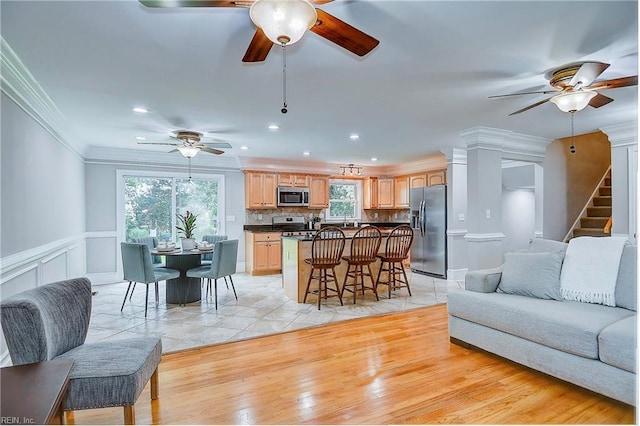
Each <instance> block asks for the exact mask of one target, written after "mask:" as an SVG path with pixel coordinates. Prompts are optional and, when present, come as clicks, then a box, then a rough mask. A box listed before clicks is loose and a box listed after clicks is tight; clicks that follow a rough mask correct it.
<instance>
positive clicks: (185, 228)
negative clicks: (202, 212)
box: [176, 210, 198, 250]
mask: <svg viewBox="0 0 640 426" xmlns="http://www.w3.org/2000/svg"><path fill="white" fill-rule="evenodd" d="M176 216H177V217H178V224H177V225H176V229H177V230H178V235H182V236H183V238H182V250H193V249H194V248H196V240H195V238H193V231H194V230H195V229H196V219H197V217H198V216H197V215H195V214H193V213H191V212H190V211H189V210H187V213H186V214H184V215H181V214H177V215H176Z"/></svg>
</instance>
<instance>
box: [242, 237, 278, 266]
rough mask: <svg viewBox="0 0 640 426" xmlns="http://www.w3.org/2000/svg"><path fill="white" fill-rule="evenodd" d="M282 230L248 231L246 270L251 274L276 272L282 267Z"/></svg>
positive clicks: (246, 239) (246, 238)
mask: <svg viewBox="0 0 640 426" xmlns="http://www.w3.org/2000/svg"><path fill="white" fill-rule="evenodd" d="M281 235H282V234H281V233H280V232H261V233H255V232H246V233H245V251H246V253H245V254H246V255H245V261H246V265H245V267H246V270H247V272H248V273H250V274H251V275H266V274H276V273H278V272H280V270H281V269H282V241H281V239H280V237H281Z"/></svg>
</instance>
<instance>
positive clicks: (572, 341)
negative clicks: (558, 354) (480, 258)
mask: <svg viewBox="0 0 640 426" xmlns="http://www.w3.org/2000/svg"><path fill="white" fill-rule="evenodd" d="M447 304H448V309H449V313H450V314H451V315H453V316H455V317H458V318H462V319H465V320H467V321H472V322H475V323H478V324H480V325H484V326H486V327H491V328H493V329H496V330H499V331H503V332H505V333H509V334H513V335H515V336H519V337H522V338H524V339H527V340H530V341H533V342H536V343H540V344H543V345H545V346H549V347H552V348H555V349H558V350H561V351H564V352H568V353H572V354H574V355H579V356H582V357H585V358H591V359H598V335H599V334H600V332H601V331H602V330H603V329H604V328H606V327H607V326H609V325H610V324H612V323H614V322H616V321H618V320H620V319H623V318H626V317H629V316H632V315H634V312H632V311H629V310H627V309H622V308H617V307H610V306H603V305H596V304H592V303H581V302H573V301H558V300H547V299H537V298H532V297H526V296H518V295H514V294H503V293H477V292H473V291H466V290H457V291H456V290H452V291H451V292H450V293H449V295H448V303H447Z"/></svg>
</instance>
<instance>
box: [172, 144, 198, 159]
mask: <svg viewBox="0 0 640 426" xmlns="http://www.w3.org/2000/svg"><path fill="white" fill-rule="evenodd" d="M177 148H178V151H180V154H182V156H183V157H185V158H193V157H195V156H196V155H197V154H198V153H199V152H200V148H196V147H193V146H179V147H177Z"/></svg>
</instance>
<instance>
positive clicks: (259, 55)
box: [242, 28, 273, 62]
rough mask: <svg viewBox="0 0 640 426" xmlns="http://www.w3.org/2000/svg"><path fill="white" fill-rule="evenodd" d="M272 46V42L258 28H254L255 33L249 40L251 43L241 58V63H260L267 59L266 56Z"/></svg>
mask: <svg viewBox="0 0 640 426" xmlns="http://www.w3.org/2000/svg"><path fill="white" fill-rule="evenodd" d="M272 46H273V42H272V41H271V40H269V39H268V38H267V36H266V35H265V34H264V31H262V30H261V29H260V28H256V33H255V34H254V35H253V38H252V39H251V43H250V44H249V47H248V48H247V51H246V52H245V54H244V57H243V58H242V62H262V61H264V60H265V59H267V55H268V54H269V51H270V50H271V47H272Z"/></svg>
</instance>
